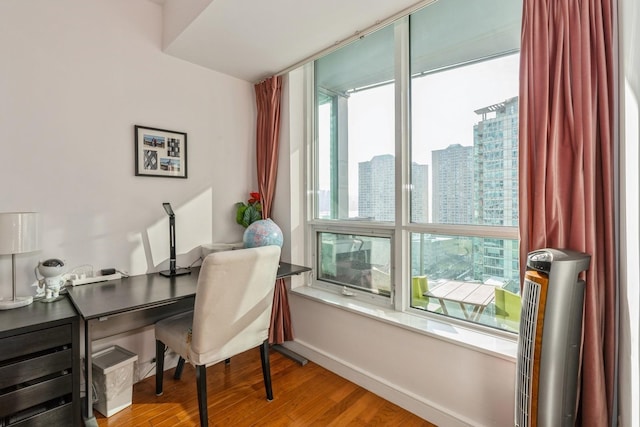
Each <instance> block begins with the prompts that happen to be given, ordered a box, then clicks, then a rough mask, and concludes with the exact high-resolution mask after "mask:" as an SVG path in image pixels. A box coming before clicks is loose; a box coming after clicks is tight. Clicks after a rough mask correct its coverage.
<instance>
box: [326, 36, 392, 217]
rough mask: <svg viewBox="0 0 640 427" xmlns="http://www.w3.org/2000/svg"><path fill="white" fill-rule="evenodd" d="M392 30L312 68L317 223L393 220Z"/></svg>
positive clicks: (327, 57)
mask: <svg viewBox="0 0 640 427" xmlns="http://www.w3.org/2000/svg"><path fill="white" fill-rule="evenodd" d="M393 36H394V34H393V27H392V26H389V27H386V28H383V29H381V30H379V31H377V32H375V33H373V34H371V35H369V36H366V37H364V38H362V39H360V40H358V41H356V42H354V43H352V44H350V45H348V46H346V47H344V48H342V49H339V50H337V51H335V52H333V53H331V54H329V55H327V56H325V57H323V58H321V59H319V60H317V61H316V62H315V89H316V100H317V105H316V110H317V131H316V132H317V144H318V146H317V169H318V176H317V179H318V185H317V212H316V215H315V217H316V218H320V219H341V220H344V219H362V220H375V221H393V220H394V218H395V195H394V194H395V158H394V153H395V148H394V147H395V145H394V138H395V136H394V132H395V110H394V102H395V101H394V85H393V70H394V41H393Z"/></svg>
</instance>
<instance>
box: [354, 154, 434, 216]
mask: <svg viewBox="0 0 640 427" xmlns="http://www.w3.org/2000/svg"><path fill="white" fill-rule="evenodd" d="M374 171H375V173H373V172H374ZM394 185H395V157H394V156H392V155H391V154H384V155H380V156H374V157H373V158H372V159H371V160H370V161H368V162H360V163H359V164H358V217H360V218H370V219H373V220H375V221H393V220H394V218H395V206H396V201H395V188H394ZM411 186H412V189H411V220H412V221H413V222H427V221H428V218H429V203H428V201H429V167H428V166H427V165H420V164H418V163H413V164H412V165H411Z"/></svg>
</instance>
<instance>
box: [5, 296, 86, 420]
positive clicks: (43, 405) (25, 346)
mask: <svg viewBox="0 0 640 427" xmlns="http://www.w3.org/2000/svg"><path fill="white" fill-rule="evenodd" d="M60 302H62V303H66V301H64V302H63V301H60ZM35 304H38V305H44V304H41V303H38V302H36V303H34V305H35ZM35 308H36V309H38V308H39V307H35ZM6 314H8V313H2V315H3V316H4V315H6ZM12 314H14V315H20V314H23V313H20V310H19V309H16V310H14V311H13V313H12ZM74 322H75V323H74ZM56 323H59V322H53V325H51V326H49V325H47V324H46V323H45V324H40V325H29V326H28V327H24V328H17V329H15V330H12V331H8V332H7V331H2V332H4V333H3V334H2V337H1V338H0V427H4V426H46V427H54V426H73V425H74V424H77V423H78V421H79V416H78V412H79V406H78V404H77V403H75V404H74V396H75V397H76V399H78V390H79V384H78V382H79V381H78V376H79V373H78V372H77V368H79V364H78V365H76V362H78V361H79V360H78V358H77V355H76V352H77V349H76V348H74V346H76V347H77V344H76V342H77V338H76V337H75V336H74V334H77V332H78V330H77V319H75V320H74V321H72V322H70V323H67V324H61V325H56ZM47 326H49V327H47ZM11 332H13V333H15V334H14V335H8V333H11ZM76 366H77V367H76Z"/></svg>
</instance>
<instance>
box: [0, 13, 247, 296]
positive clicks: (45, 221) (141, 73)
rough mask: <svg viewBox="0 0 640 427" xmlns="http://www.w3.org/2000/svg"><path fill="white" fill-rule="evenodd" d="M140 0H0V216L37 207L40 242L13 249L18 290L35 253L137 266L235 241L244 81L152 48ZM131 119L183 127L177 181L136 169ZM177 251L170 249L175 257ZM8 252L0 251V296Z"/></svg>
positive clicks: (155, 34) (158, 17) (155, 33)
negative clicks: (173, 245)
mask: <svg viewBox="0 0 640 427" xmlns="http://www.w3.org/2000/svg"><path fill="white" fill-rule="evenodd" d="M161 38H162V8H161V6H159V5H157V4H155V3H152V2H150V1H148V0H56V1H50V0H3V1H2V2H0V147H1V153H2V155H1V158H2V167H1V168H0V182H1V183H2V184H3V190H2V197H0V212H2V211H31V210H32V211H37V212H40V213H41V225H42V227H41V230H42V250H41V251H39V252H36V253H33V254H23V255H18V256H17V281H18V289H19V293H21V294H32V293H33V288H31V287H30V285H31V284H32V283H33V282H34V273H33V268H34V266H35V265H36V263H37V262H38V260H44V259H47V258H52V257H57V258H61V259H63V260H65V262H66V265H67V266H68V267H69V268H73V267H76V266H81V265H84V264H90V265H93V266H94V268H96V269H101V268H105V267H115V268H118V269H122V270H125V271H128V272H130V273H131V274H142V273H146V272H148V271H156V270H161V269H164V268H167V261H166V260H167V258H168V255H169V254H168V230H167V229H168V221H167V215H166V214H165V212H164V210H163V209H162V206H161V204H162V202H165V201H167V202H171V203H172V205H173V207H174V210H175V211H176V223H177V224H176V228H177V250H178V253H179V258H178V263H179V264H181V265H188V264H189V263H191V261H193V260H195V259H196V258H197V257H198V256H199V253H198V251H197V247H198V245H200V244H201V243H209V242H212V241H216V242H225V241H227V242H229V241H238V240H240V239H241V236H242V232H243V229H242V227H241V226H239V225H237V224H235V212H234V207H233V205H234V203H235V202H237V201H240V200H246V198H248V192H249V191H250V190H254V189H255V188H254V186H255V182H256V180H255V149H254V144H255V143H254V138H255V136H254V134H255V131H254V129H255V102H254V95H253V87H252V85H251V84H250V83H248V82H245V81H242V80H239V79H235V78H232V77H229V76H226V75H223V74H220V73H217V72H214V71H211V70H208V69H205V68H202V67H199V66H196V65H193V64H190V63H188V62H185V61H182V60H179V59H176V58H174V57H171V56H168V55H166V54H164V53H163V52H162V51H161ZM135 124H138V125H144V126H150V127H157V128H163V129H169V130H176V131H182V132H186V133H187V134H188V136H187V138H188V145H187V148H188V161H189V163H188V179H175V178H152V177H139V176H134V132H133V127H134V125H135ZM180 255H181V256H180ZM10 267H11V258H10V257H8V256H2V257H0V283H2V287H0V292H1V293H0V295H4V296H5V297H6V296H8V295H10V286H7V285H8V284H9V283H10V280H11V277H10Z"/></svg>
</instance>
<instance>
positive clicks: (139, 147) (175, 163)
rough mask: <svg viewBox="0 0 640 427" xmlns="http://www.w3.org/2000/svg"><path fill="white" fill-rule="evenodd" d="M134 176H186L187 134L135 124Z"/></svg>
mask: <svg viewBox="0 0 640 427" xmlns="http://www.w3.org/2000/svg"><path fill="white" fill-rule="evenodd" d="M135 141H136V154H135V158H136V176H160V177H166V178H186V177H187V134H186V133H184V132H176V131H173V130H166V129H156V128H149V127H145V126H138V125H135Z"/></svg>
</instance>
